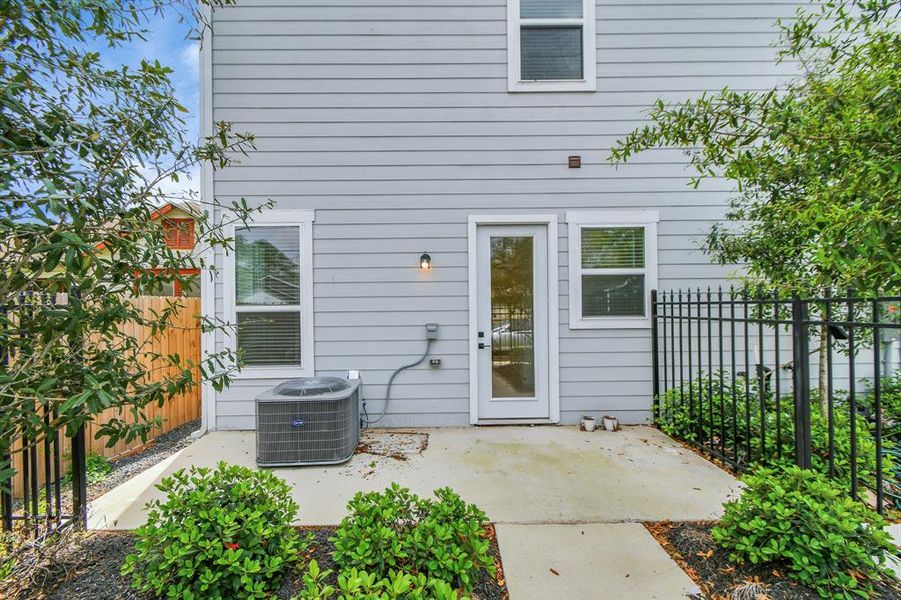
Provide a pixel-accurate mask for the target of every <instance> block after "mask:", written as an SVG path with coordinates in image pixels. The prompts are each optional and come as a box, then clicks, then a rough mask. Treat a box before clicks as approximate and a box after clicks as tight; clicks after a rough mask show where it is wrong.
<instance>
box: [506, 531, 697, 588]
mask: <svg viewBox="0 0 901 600" xmlns="http://www.w3.org/2000/svg"><path fill="white" fill-rule="evenodd" d="M497 539H498V544H499V545H500V550H501V556H502V557H503V562H504V576H505V577H506V579H507V588H508V589H509V591H510V597H511V598H515V599H516V600H545V599H547V598H623V599H625V598H636V599H637V598H641V599H643V600H651V599H662V600H671V599H672V600H676V599H684V598H686V597H687V596H689V595H691V594H698V593H700V590H699V588H698V586H697V585H696V584H695V583H694V582H693V581H692V580H691V579H689V577H688V576H687V575H686V574H685V573H684V572H683V571H682V569H680V568H679V566H678V565H677V564H676V563H675V562H673V560H672V559H671V558H670V557H669V555H668V554H667V553H666V552H665V551H664V550H663V548H661V547H660V546H659V545H658V544H657V542H656V540H654V538H653V537H652V536H651V534H650V533H648V531H647V530H646V529H645V528H644V526H643V525H641V524H639V523H589V524H581V525H535V524H533V525H498V526H497Z"/></svg>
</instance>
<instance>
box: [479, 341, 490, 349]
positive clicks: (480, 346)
mask: <svg viewBox="0 0 901 600" xmlns="http://www.w3.org/2000/svg"><path fill="white" fill-rule="evenodd" d="M490 347H491V344H486V343H484V342H479V350H484V349H485V348H490Z"/></svg>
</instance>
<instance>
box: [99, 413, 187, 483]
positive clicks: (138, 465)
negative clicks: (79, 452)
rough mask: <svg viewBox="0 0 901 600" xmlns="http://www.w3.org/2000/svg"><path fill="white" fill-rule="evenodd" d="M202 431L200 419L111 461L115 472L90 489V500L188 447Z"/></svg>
mask: <svg viewBox="0 0 901 600" xmlns="http://www.w3.org/2000/svg"><path fill="white" fill-rule="evenodd" d="M198 429H200V419H195V420H194V421H188V422H187V423H185V424H184V425H180V426H179V427H176V428H175V429H173V430H171V431H167V432H166V433H164V434H163V435H161V436H159V437H157V438H154V439H153V440H150V441H149V442H147V444H146V445H145V446H144V448H142V449H141V450H137V451H135V452H134V453H132V454H128V455H126V456H123V457H121V458H117V459H114V460H111V461H110V466H111V467H112V468H113V470H112V471H111V472H110V473H109V475H107V476H106V477H105V478H104V479H103V481H101V482H99V483H95V484H94V485H92V486H90V487H89V488H88V498H89V499H90V500H94V499H96V498H99V497H100V496H102V495H103V494H105V493H107V492H108V491H110V490H111V489H113V488H114V487H118V486H119V485H121V484H123V483H125V482H126V481H128V480H129V479H131V478H132V477H134V476H135V475H137V474H138V473H141V472H143V471H146V470H147V469H149V468H150V467H152V466H153V465H155V464H157V463H158V462H160V461H161V460H163V459H164V458H166V457H168V456H172V455H173V454H175V453H176V452H178V451H179V450H181V449H182V448H186V447H188V446H189V445H190V444H191V442H193V441H194V438H192V437H191V434H192V433H193V432H195V431H197V430H198Z"/></svg>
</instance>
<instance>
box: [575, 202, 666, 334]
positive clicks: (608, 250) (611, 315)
mask: <svg viewBox="0 0 901 600" xmlns="http://www.w3.org/2000/svg"><path fill="white" fill-rule="evenodd" d="M659 220H660V216H659V214H658V213H657V211H651V210H636V211H586V212H567V213H566V221H567V223H568V224H569V232H568V235H569V326H570V328H571V329H608V328H622V329H626V328H644V327H650V326H651V319H650V314H651V312H650V311H651V307H650V295H651V290H652V289H654V288H656V287H657V222H658V221H659Z"/></svg>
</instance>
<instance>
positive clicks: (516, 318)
mask: <svg viewBox="0 0 901 600" xmlns="http://www.w3.org/2000/svg"><path fill="white" fill-rule="evenodd" d="M547 235H548V227H547V225H532V224H523V225H481V226H479V227H478V229H477V234H476V273H475V275H476V277H477V281H476V282H475V283H476V290H477V291H476V295H477V298H476V312H477V314H476V339H475V340H474V341H473V343H474V344H475V347H476V348H477V350H476V352H477V369H478V373H477V387H478V392H477V393H478V418H479V420H484V421H494V420H503V419H511V420H536V421H540V420H546V419H549V418H550V416H551V415H550V403H549V346H550V344H549V335H548V334H549V328H548V312H549V311H548V246H547V244H548V239H547Z"/></svg>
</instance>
